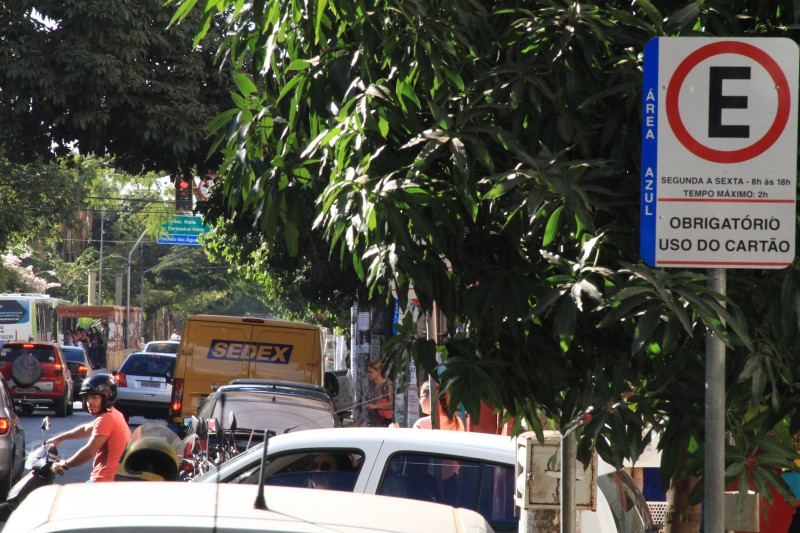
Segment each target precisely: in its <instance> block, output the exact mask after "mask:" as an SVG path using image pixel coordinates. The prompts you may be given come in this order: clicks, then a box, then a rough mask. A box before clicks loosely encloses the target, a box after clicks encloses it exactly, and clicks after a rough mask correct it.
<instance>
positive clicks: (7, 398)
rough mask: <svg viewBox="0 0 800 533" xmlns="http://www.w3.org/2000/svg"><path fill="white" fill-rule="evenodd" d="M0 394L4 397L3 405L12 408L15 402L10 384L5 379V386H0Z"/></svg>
mask: <svg viewBox="0 0 800 533" xmlns="http://www.w3.org/2000/svg"><path fill="white" fill-rule="evenodd" d="M0 395H2V397H3V405H4V406H5V407H8V408H9V409H12V408H13V405H14V403H13V402H12V401H11V392H10V391H9V390H8V384H6V382H5V380H3V386H2V387H0Z"/></svg>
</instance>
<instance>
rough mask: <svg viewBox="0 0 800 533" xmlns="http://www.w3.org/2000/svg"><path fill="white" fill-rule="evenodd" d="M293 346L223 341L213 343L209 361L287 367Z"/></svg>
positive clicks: (209, 350)
mask: <svg viewBox="0 0 800 533" xmlns="http://www.w3.org/2000/svg"><path fill="white" fill-rule="evenodd" d="M292 349H294V346H292V345H291V344H272V343H262V342H236V341H228V340H221V339H214V340H212V341H211V347H210V348H209V349H208V359H226V360H229V361H253V362H256V363H274V364H279V365H285V364H287V363H289V358H291V357H292Z"/></svg>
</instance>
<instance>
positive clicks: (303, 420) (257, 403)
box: [211, 392, 334, 433]
mask: <svg viewBox="0 0 800 533" xmlns="http://www.w3.org/2000/svg"><path fill="white" fill-rule="evenodd" d="M231 411H232V412H233V413H234V414H235V415H236V426H237V427H238V428H241V429H271V430H273V431H275V432H277V433H283V431H284V430H286V429H288V428H297V429H316V428H330V427H334V421H333V419H334V417H333V415H332V414H331V411H330V409H328V408H327V407H326V406H325V405H323V404H321V403H319V402H317V401H314V400H308V399H304V398H294V397H288V396H280V395H275V394H265V393H235V394H233V393H230V392H228V393H226V394H225V395H224V405H223V400H222V398H220V399H218V400H217V401H216V402H215V403H214V411H213V413H212V414H211V418H216V419H217V420H226V421H227V420H228V417H227V416H223V412H224V413H225V415H228V414H229V413H230V412H231ZM226 425H227V422H226Z"/></svg>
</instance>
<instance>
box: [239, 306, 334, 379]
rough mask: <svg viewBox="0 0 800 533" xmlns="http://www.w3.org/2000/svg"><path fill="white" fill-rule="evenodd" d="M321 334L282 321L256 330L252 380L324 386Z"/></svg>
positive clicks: (251, 362)
mask: <svg viewBox="0 0 800 533" xmlns="http://www.w3.org/2000/svg"><path fill="white" fill-rule="evenodd" d="M321 345H322V340H321V330H320V329H319V328H317V327H315V326H311V325H308V324H296V323H292V322H283V321H278V320H275V321H273V320H270V321H267V322H266V323H265V324H263V325H260V326H259V325H255V326H254V327H253V337H252V347H251V357H250V375H249V377H251V378H261V379H280V380H286V381H300V382H303V383H312V384H314V385H322V375H321V374H322V348H321Z"/></svg>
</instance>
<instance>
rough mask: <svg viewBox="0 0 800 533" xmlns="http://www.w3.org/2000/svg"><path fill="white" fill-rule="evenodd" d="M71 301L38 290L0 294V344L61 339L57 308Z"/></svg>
mask: <svg viewBox="0 0 800 533" xmlns="http://www.w3.org/2000/svg"><path fill="white" fill-rule="evenodd" d="M70 303H71V302H69V301H67V300H61V299H58V298H53V297H51V296H48V295H46V294H39V293H31V292H24V293H6V294H0V345H3V344H4V343H6V342H9V341H40V342H55V343H60V342H61V333H62V332H61V328H60V326H59V324H60V322H61V321H60V320H58V316H57V314H56V309H57V308H58V307H59V306H62V305H69V304H70Z"/></svg>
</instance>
